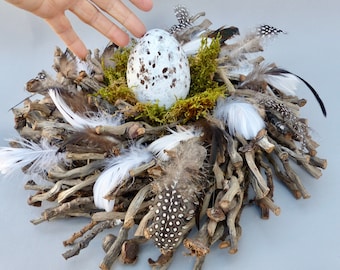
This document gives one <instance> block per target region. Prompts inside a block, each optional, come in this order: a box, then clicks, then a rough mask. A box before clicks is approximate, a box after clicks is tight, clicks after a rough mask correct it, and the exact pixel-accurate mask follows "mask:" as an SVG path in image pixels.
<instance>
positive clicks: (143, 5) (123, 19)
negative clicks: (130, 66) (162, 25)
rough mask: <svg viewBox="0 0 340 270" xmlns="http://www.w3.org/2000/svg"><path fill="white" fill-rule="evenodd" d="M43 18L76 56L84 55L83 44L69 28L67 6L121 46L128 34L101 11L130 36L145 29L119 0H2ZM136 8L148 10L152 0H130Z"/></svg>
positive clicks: (139, 33)
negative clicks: (119, 25) (117, 23)
mask: <svg viewBox="0 0 340 270" xmlns="http://www.w3.org/2000/svg"><path fill="white" fill-rule="evenodd" d="M6 1H7V2H9V3H11V4H13V5H15V6H16V7H19V8H21V9H24V10H27V11H29V12H31V13H33V14H35V15H37V16H39V17H41V18H43V19H45V20H46V22H47V23H48V24H49V25H50V26H51V27H52V29H53V30H54V31H55V32H56V33H57V34H58V35H59V37H60V38H61V39H62V40H63V41H64V42H65V44H66V46H67V47H68V48H69V49H70V50H71V51H72V52H73V53H74V54H76V55H77V56H78V57H79V58H81V59H83V58H85V57H86V55H87V49H86V46H85V44H84V43H83V42H82V41H81V39H80V38H79V36H78V35H77V34H76V32H75V31H74V30H73V28H72V25H71V23H70V21H69V20H68V18H67V17H66V15H65V11H67V10H69V11H71V12H72V13H74V14H75V15H76V16H77V17H78V18H79V19H81V20H82V21H83V22H85V23H86V24H88V25H91V26H92V27H94V28H95V29H96V30H98V31H99V32H100V33H102V34H103V35H105V36H106V37H107V38H108V39H110V40H111V41H112V42H114V43H115V44H117V45H118V46H125V45H127V44H128V42H129V36H128V34H127V33H126V32H124V31H123V30H122V29H121V28H120V27H118V26H117V25H116V24H114V23H113V22H112V21H110V20H109V19H108V18H107V17H106V16H104V14H103V13H102V12H106V13H107V14H109V15H110V16H112V17H113V18H115V19H116V20H117V21H118V22H119V23H121V24H122V26H124V27H125V28H126V29H127V30H129V31H130V32H131V33H132V34H133V35H134V36H136V37H141V36H142V35H143V34H144V33H145V31H146V29H145V26H144V24H143V23H142V21H141V20H140V19H139V18H138V17H137V16H136V15H135V14H134V13H133V12H132V11H131V10H130V9H129V8H127V7H126V6H125V5H124V4H123V3H122V1H121V0H92V1H88V0H6ZM130 1H131V2H132V3H133V4H134V5H135V6H136V7H137V8H139V9H141V10H143V11H149V10H150V9H151V8H152V0H130Z"/></svg>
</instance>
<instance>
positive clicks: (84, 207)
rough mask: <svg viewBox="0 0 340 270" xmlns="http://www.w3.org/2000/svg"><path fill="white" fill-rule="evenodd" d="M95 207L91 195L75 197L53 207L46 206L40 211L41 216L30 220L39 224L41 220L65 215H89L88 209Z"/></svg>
mask: <svg viewBox="0 0 340 270" xmlns="http://www.w3.org/2000/svg"><path fill="white" fill-rule="evenodd" d="M93 209H95V206H94V204H93V197H85V198H76V199H73V200H72V201H70V202H67V203H63V204H61V205H58V206H56V207H53V208H48V209H46V210H45V211H44V212H43V213H42V217H41V218H39V219H35V220H32V221H31V222H32V223H33V224H35V225H36V224H39V223H41V222H43V221H47V220H51V219H54V218H57V217H67V216H77V215H79V216H85V215H86V216H90V214H89V212H90V210H93Z"/></svg>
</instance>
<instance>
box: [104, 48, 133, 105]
mask: <svg viewBox="0 0 340 270" xmlns="http://www.w3.org/2000/svg"><path fill="white" fill-rule="evenodd" d="M131 48H132V47H126V48H118V49H117V50H116V51H115V52H114V54H113V55H112V61H113V62H114V63H115V67H114V68H104V80H105V83H106V84H107V87H104V88H101V89H100V90H99V91H98V92H97V95H100V96H101V97H102V98H104V99H106V100H107V101H109V102H110V103H112V104H114V103H115V102H116V100H118V99H123V100H125V101H126V102H128V103H130V104H132V105H134V104H135V103H136V102H137V99H136V96H135V94H134V93H133V91H131V89H130V88H129V87H128V86H127V83H126V67H127V62H128V59H129V55H130V51H131Z"/></svg>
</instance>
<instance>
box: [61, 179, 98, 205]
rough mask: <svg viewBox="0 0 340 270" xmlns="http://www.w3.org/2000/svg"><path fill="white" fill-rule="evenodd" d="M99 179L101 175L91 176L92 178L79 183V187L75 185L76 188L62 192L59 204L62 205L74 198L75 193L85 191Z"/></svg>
mask: <svg viewBox="0 0 340 270" xmlns="http://www.w3.org/2000/svg"><path fill="white" fill-rule="evenodd" d="M98 177H99V174H95V175H90V176H88V177H86V178H85V180H84V181H81V183H79V184H77V185H75V186H73V187H71V188H69V189H67V190H64V191H62V192H60V193H59V195H58V198H57V202H58V203H61V202H63V201H64V200H65V199H67V198H69V197H70V196H72V195H73V194H74V193H75V192H77V191H79V190H81V189H83V188H84V187H87V186H89V185H92V184H93V183H94V182H96V180H97V178H98Z"/></svg>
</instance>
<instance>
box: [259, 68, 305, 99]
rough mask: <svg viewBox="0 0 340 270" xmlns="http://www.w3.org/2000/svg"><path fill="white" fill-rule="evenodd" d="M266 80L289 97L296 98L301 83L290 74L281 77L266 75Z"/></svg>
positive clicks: (283, 74)
mask: <svg viewBox="0 0 340 270" xmlns="http://www.w3.org/2000/svg"><path fill="white" fill-rule="evenodd" d="M264 80H265V81H266V82H267V83H268V84H269V85H271V86H273V87H275V88H276V89H277V90H279V91H281V92H282V93H283V94H285V95H287V96H295V95H296V90H297V87H298V84H299V83H300V80H299V78H298V77H296V76H295V75H293V74H290V73H282V74H280V75H271V74H265V76H264Z"/></svg>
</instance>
